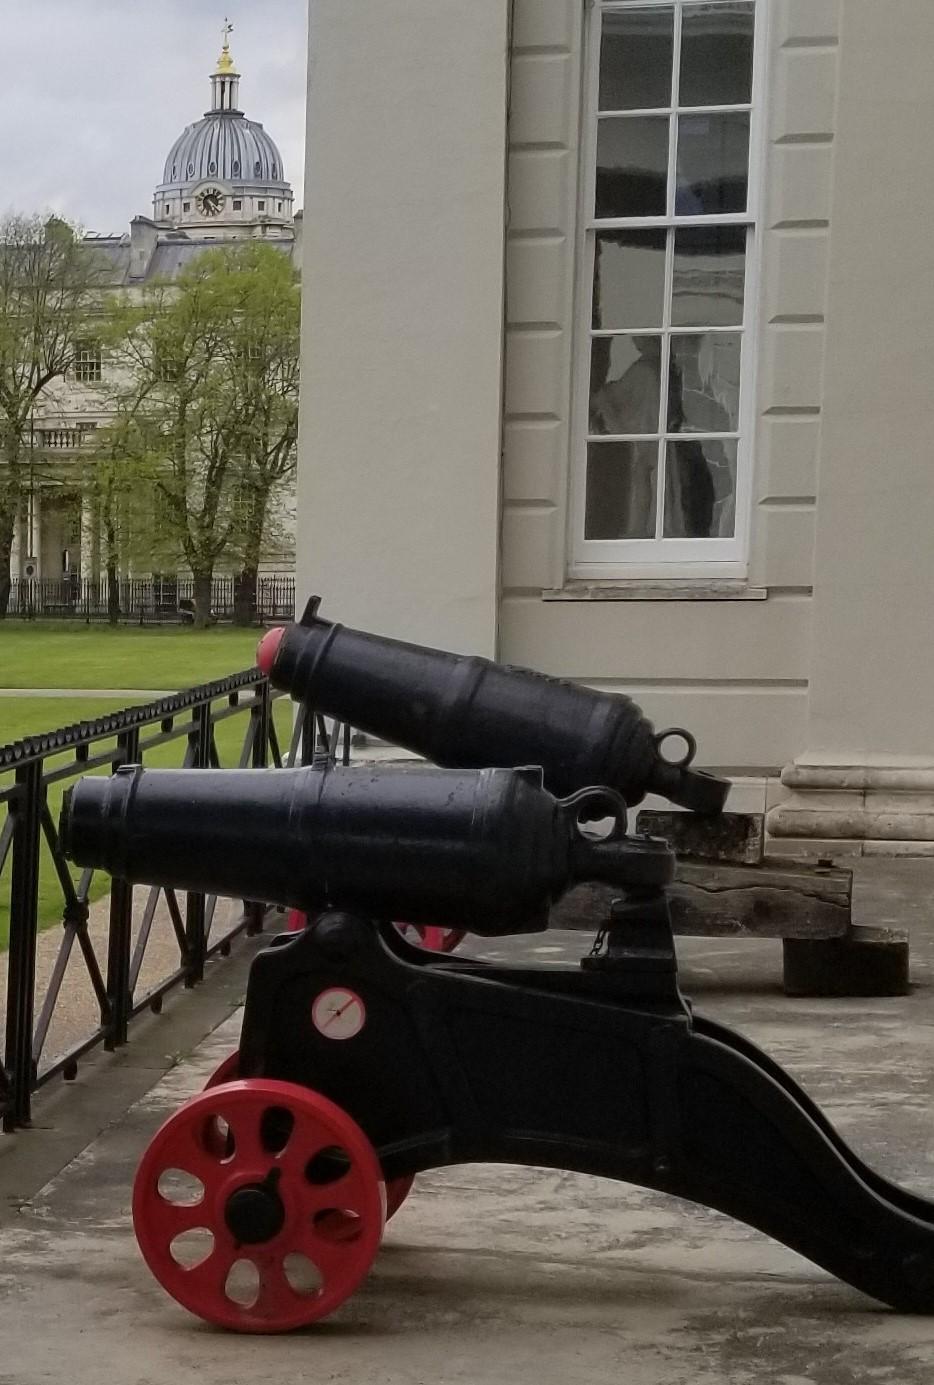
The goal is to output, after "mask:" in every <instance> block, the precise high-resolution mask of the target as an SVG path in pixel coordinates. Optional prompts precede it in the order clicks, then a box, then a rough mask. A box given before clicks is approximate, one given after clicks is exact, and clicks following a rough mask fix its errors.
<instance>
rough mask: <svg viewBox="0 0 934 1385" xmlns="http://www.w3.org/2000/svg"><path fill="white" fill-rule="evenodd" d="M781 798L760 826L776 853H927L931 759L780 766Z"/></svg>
mask: <svg viewBox="0 0 934 1385" xmlns="http://www.w3.org/2000/svg"><path fill="white" fill-rule="evenodd" d="M782 785H783V787H784V789H785V790H786V797H785V798H784V800H783V801H782V802H781V803H779V804H777V805H776V806H775V807H773V808H772V809H771V811H770V812H769V813H768V816H767V818H766V830H767V832H768V834H769V836H770V837H771V838H772V839H773V841H774V848H775V850H776V852H778V853H783V854H784V853H788V854H797V853H798V852H800V854H802V855H814V854H821V853H822V852H834V853H836V854H838V855H842V854H847V855H857V856H859V855H891V856H897V855H902V856H905V855H912V856H929V855H934V760H929V761H911V762H907V761H906V762H905V763H903V764H900V765H899V764H884V763H878V764H867V765H840V764H836V765H831V764H816V763H814V762H813V761H812V760H808V761H804V760H797V761H796V762H795V763H794V764H793V765H788V766H786V768H785V769H784V770H783V771H782Z"/></svg>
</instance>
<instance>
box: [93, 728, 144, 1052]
mask: <svg viewBox="0 0 934 1385" xmlns="http://www.w3.org/2000/svg"><path fill="white" fill-rule="evenodd" d="M117 745H118V747H119V750H120V757H119V759H118V760H117V761H115V763H114V769H115V770H116V769H117V768H118V766H119V765H132V764H135V763H136V761H137V760H138V759H139V730H138V728H137V727H135V726H134V727H132V728H131V729H130V730H129V731H121V733H120V735H119V736H118V737H117ZM132 944H133V886H132V885H130V884H128V882H127V881H126V880H114V881H113V882H112V884H111V889H110V931H109V933H108V937H107V999H108V1006H109V1013H105V1014H102V1015H101V1024H104V1025H106V1026H107V1037H106V1038H105V1040H104V1047H105V1048H106V1049H108V1050H113V1049H115V1048H119V1047H120V1045H121V1044H125V1043H126V1041H127V1031H128V1028H129V1024H130V1013H131V1011H132V1009H133V997H132V996H131V994H130V956H131V953H132Z"/></svg>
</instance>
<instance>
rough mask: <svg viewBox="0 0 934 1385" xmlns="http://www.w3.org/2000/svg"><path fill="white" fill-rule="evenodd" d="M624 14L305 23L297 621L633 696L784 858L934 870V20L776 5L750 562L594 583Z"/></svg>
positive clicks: (531, 6) (737, 8)
mask: <svg viewBox="0 0 934 1385" xmlns="http://www.w3.org/2000/svg"><path fill="white" fill-rule="evenodd" d="M634 8H635V7H634V6H633V5H632V4H631V3H630V0H586V3H585V0H514V3H512V4H509V3H508V2H507V0H482V3H479V4H477V5H476V6H474V7H472V10H471V25H470V32H469V37H468V36H467V34H466V33H465V30H464V26H463V22H462V8H461V7H460V6H459V5H458V4H456V3H454V0H431V3H429V0H407V3H406V4H404V5H393V6H387V7H385V13H384V12H383V11H382V10H380V11H379V12H375V11H373V9H372V7H369V6H364V5H363V4H362V3H356V0H316V3H315V4H314V5H313V6H312V7H311V17H312V31H311V64H312V66H311V80H310V88H309V103H310V105H309V121H310V122H311V125H312V128H313V129H314V131H315V138H314V141H309V162H308V168H307V180H308V181H307V186H306V197H305V206H306V221H307V233H306V234H307V236H308V241H309V244H310V245H312V246H313V247H314V251H313V254H311V255H310V256H309V267H308V271H307V273H306V279H305V293H306V295H307V303H308V309H309V311H308V313H307V314H306V333H307V336H306V342H305V348H304V356H303V389H304V392H305V402H304V405H303V407H304V410H305V412H304V416H303V428H302V435H301V441H300V452H301V463H300V478H299V524H300V529H301V530H302V531H303V532H307V533H308V534H309V535H312V536H313V539H314V542H313V543H311V544H310V546H309V547H308V548H307V549H305V550H302V549H301V548H300V550H299V558H298V576H299V590H300V595H301V596H304V595H305V594H306V593H307V592H309V591H311V590H315V591H321V592H323V593H324V595H325V598H326V603H327V608H328V612H329V614H332V615H333V616H334V617H335V618H336V619H339V620H347V621H348V622H350V623H354V622H357V623H360V624H362V625H364V626H369V627H371V628H379V629H383V630H386V631H388V632H389V633H393V634H401V635H404V636H406V637H409V638H413V639H423V640H425V641H437V642H439V643H442V644H447V645H449V646H456V647H459V648H464V649H476V650H478V651H482V652H484V653H490V652H493V651H495V652H496V653H497V654H498V656H499V657H501V658H503V659H505V660H507V661H509V662H514V663H518V664H525V665H529V666H532V667H535V668H539V669H542V670H544V671H546V672H548V673H552V674H556V675H560V676H566V677H571V678H575V679H579V680H581V681H584V682H586V683H589V684H591V685H594V686H597V687H602V688H607V689H619V690H622V691H626V692H629V693H631V694H632V695H634V696H635V697H636V698H637V700H638V701H639V702H640V703H641V704H642V705H643V706H644V707H645V709H646V710H647V712H648V713H649V715H650V716H651V717H652V718H653V720H655V721H656V723H657V724H661V725H669V724H674V725H678V724H682V725H685V726H687V727H689V728H690V729H691V730H692V731H693V732H694V733H695V735H696V736H697V739H698V742H699V744H700V747H701V758H702V760H703V762H704V763H706V764H708V765H714V766H718V767H721V768H725V769H727V770H729V771H731V772H733V773H734V774H735V775H736V776H737V778H738V779H741V780H742V781H743V782H744V784H745V785H746V792H745V797H744V799H743V803H744V806H747V807H756V808H758V809H759V810H760V811H762V810H763V809H765V808H766V807H768V808H769V809H770V814H771V815H770V826H771V829H772V831H773V833H775V834H776V838H777V839H778V840H780V841H781V842H782V843H784V846H785V849H788V850H798V849H800V847H801V843H802V841H803V842H805V844H806V845H808V846H811V847H813V846H814V845H815V843H816V842H817V841H818V840H821V841H829V842H831V843H832V844H833V849H834V850H835V851H844V850H847V851H865V850H928V849H930V850H934V789H932V775H934V677H932V674H934V654H932V642H931V639H930V635H929V630H930V614H929V605H930V593H931V591H932V589H934V544H932V543H931V541H930V535H931V532H932V530H934V484H932V481H931V469H930V461H929V450H930V444H929V436H930V430H929V429H928V428H927V420H928V415H929V414H930V413H931V411H932V410H934V394H932V392H931V390H930V382H929V362H930V360H931V359H932V356H934V342H932V341H931V337H932V334H934V313H932V312H931V310H930V306H929V304H928V302H927V292H926V286H927V285H928V284H930V283H931V282H934V242H932V239H931V236H930V233H929V222H930V218H929V217H928V215H927V208H926V205H925V204H926V193H925V191H924V188H923V180H920V181H919V170H920V169H921V168H922V167H923V166H924V165H925V151H926V141H927V131H928V130H929V128H930V124H931V115H932V109H931V107H932V104H934V88H932V85H931V83H930V81H929V80H928V77H927V75H926V73H927V68H926V66H925V65H926V64H929V55H930V53H931V52H932V51H934V9H932V7H931V6H930V5H929V4H928V3H926V0H901V3H899V4H898V5H897V6H891V5H880V4H879V3H878V0H755V24H756V34H757V48H756V54H757V56H756V64H757V66H756V82H755V88H754V98H753V103H752V104H753V112H752V117H751V120H752V131H753V133H752V136H751V147H752V149H753V153H752V155H751V156H750V163H749V178H750V188H751V189H754V195H753V193H751V194H750V203H749V207H750V208H751V207H753V205H754V206H755V214H754V215H752V214H750V216H749V218H748V220H749V223H750V226H751V227H752V232H753V237H754V245H755V251H754V258H752V259H750V260H749V261H748V263H747V268H746V273H747V281H746V282H747V288H748V303H747V315H746V317H745V318H744V321H743V329H744V332H745V340H744V347H743V350H744V352H745V353H746V355H745V362H746V364H745V366H744V371H745V372H746V374H745V375H744V385H743V389H744V392H745V399H746V407H747V409H748V414H747V418H748V426H746V427H745V432H744V438H745V441H746V444H748V458H749V461H748V470H747V472H746V473H745V481H744V484H745V485H746V486H747V488H748V489H747V491H746V492H745V493H743V492H742V489H741V488H740V489H739V491H738V492H737V495H736V497H735V504H736V509H737V513H738V514H739V519H738V521H737V526H738V527H737V530H736V532H737V533H740V532H742V534H743V539H742V549H741V553H740V552H739V547H738V546H737V547H736V549H735V550H734V560H732V561H730V562H727V563H722V564H721V563H709V564H707V563H705V562H704V561H703V560H702V558H701V560H700V561H694V560H693V558H692V561H691V562H685V563H682V564H680V565H679V564H677V563H674V564H672V565H671V567H670V569H668V570H666V569H665V568H664V567H663V566H655V567H652V566H646V565H642V566H640V565H639V564H638V563H636V564H633V565H632V566H631V567H627V564H626V563H624V562H620V563H618V564H615V565H614V564H609V565H607V570H606V571H603V570H601V571H600V572H599V573H598V574H596V575H592V576H589V577H587V576H585V575H582V572H581V569H580V566H579V564H578V563H577V561H576V559H575V553H576V551H577V550H576V549H575V538H574V533H575V519H574V514H573V505H574V501H573V496H574V489H575V486H576V485H577V484H578V483H579V473H578V472H575V467H577V466H579V461H578V460H576V459H577V458H578V457H579V453H580V438H581V437H582V432H581V421H580V416H579V413H576V412H575V411H576V409H577V408H578V406H577V404H576V403H575V400H576V399H577V398H578V397H579V381H580V376H581V371H582V361H583V368H584V370H586V359H585V358H584V357H583V355H582V353H583V352H584V351H585V349H589V348H588V347H587V346H586V343H585V336H586V328H587V325H588V315H589V313H590V300H589V297H588V296H587V294H588V292H589V287H588V286H589V281H588V280H587V279H586V273H585V257H586V245H587V237H588V235H589V234H590V231H589V222H588V209H587V205H586V200H585V199H584V198H583V197H582V188H583V189H586V188H587V186H588V183H587V180H588V178H589V177H591V176H592V172H591V170H590V169H589V168H588V166H587V159H588V158H591V157H592V153H590V154H589V153H588V149H589V148H590V146H589V145H588V139H589V138H590V136H589V134H588V127H587V114H586V113H587V110H588V100H589V99H590V98H589V97H588V87H587V84H588V82H591V83H592V82H593V80H594V57H593V55H594V52H595V51H597V50H595V48H594V32H593V26H594V25H595V24H599V23H600V22H601V17H602V16H603V15H604V14H605V13H607V12H610V11H612V12H613V13H614V14H621V13H623V12H625V11H626V10H627V9H629V10H630V11H632V10H633V9H634ZM638 8H639V9H640V10H642V11H645V9H646V6H645V5H644V4H643V5H641V6H639V7H638ZM652 8H655V9H657V10H666V9H667V10H672V11H673V10H675V8H677V9H678V11H679V12H680V13H681V14H682V15H686V14H687V12H688V11H689V10H690V11H692V22H693V17H694V11H696V12H698V13H699V12H700V11H702V10H703V11H706V12H708V13H710V12H713V11H715V10H716V9H717V8H718V6H717V4H712V5H711V4H705V5H703V6H700V5H695V4H694V3H693V0H676V3H673V2H672V0H658V4H657V6H654V5H653V6H652ZM719 8H720V9H721V10H723V9H726V10H730V11H732V13H733V15H734V16H735V15H736V14H737V13H744V12H745V11H746V10H747V9H749V8H751V6H743V5H726V4H721V5H720V6H719ZM679 23H687V21H686V20H683V19H682V20H679ZM680 32H682V30H679V33H680ZM684 32H686V30H684ZM507 48H508V62H507V63H505V64H504V62H503V55H504V53H505V52H506V51H507ZM367 74H370V75H369V76H368V75H367ZM373 74H375V75H373ZM364 87H365V88H366V90H367V100H366V102H364V103H361V102H360V101H359V100H358V97H357V94H358V93H359V91H360V90H362V89H363V88H364ZM645 104H648V105H651V104H652V103H651V102H649V103H645ZM685 104H686V105H687V106H689V105H690V104H691V103H690V102H687V103H685ZM658 118H660V117H658V116H657V114H656V115H654V116H653V115H651V114H650V116H648V117H646V120H651V119H658ZM666 118H667V117H666ZM681 118H682V117H681V116H679V117H678V119H679V120H681ZM645 128H646V129H648V126H646V127H645ZM678 128H680V126H679V127H678ZM374 130H378V131H379V137H378V138H374V133H373V132H374ZM345 153H346V157H345ZM504 156H506V158H507V174H506V179H505V198H504V199H502V198H501V195H500V194H501V190H502V185H501V182H500V178H501V173H502V164H503V159H504ZM679 157H680V155H679ZM372 196H375V200H376V201H377V202H378V205H379V207H380V222H379V225H380V235H379V236H377V237H374V236H372V235H370V234H369V221H368V218H367V216H366V207H367V205H368V204H369V201H370V198H371V197H372ZM582 285H584V287H583V288H582ZM312 310H313V314H314V327H313V330H312V328H311V325H310V316H311V313H312ZM500 381H501V382H502V388H501V392H500V387H499V382H500ZM585 383H586V382H585ZM583 426H584V429H585V430H586V419H585V420H584V425H583ZM665 426H666V424H665V420H664V417H663V420H662V429H663V431H664V429H665ZM667 426H668V427H669V428H670V427H672V426H673V425H672V424H671V423H670V421H669V423H668V425H667ZM322 457H327V465H326V466H324V465H321V463H320V458H322ZM659 503H661V502H659ZM692 551H698V550H696V548H695V549H694V550H692ZM736 554H739V556H738V558H737V557H736ZM737 801H738V800H737ZM906 844H907V845H906Z"/></svg>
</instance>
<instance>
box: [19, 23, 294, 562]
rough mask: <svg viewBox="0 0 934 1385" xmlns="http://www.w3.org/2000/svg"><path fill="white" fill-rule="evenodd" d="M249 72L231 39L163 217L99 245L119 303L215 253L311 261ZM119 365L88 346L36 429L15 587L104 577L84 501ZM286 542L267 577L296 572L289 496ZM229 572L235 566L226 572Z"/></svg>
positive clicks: (158, 195) (179, 151) (180, 149)
mask: <svg viewBox="0 0 934 1385" xmlns="http://www.w3.org/2000/svg"><path fill="white" fill-rule="evenodd" d="M239 97H240V73H239V72H238V71H237V70H236V68H235V66H234V62H233V58H232V57H231V54H230V49H229V45H228V41H227V37H226V34H225V40H224V46H223V50H222V52H221V55H220V58H219V59H218V62H217V67H216V69H215V71H214V73H213V74H212V76H211V107H210V109H209V110H208V111H206V112H205V114H204V116H203V117H202V118H201V119H200V120H196V121H194V122H193V123H192V124H190V125H188V126H186V128H185V129H184V130H183V131H182V133H181V135H179V137H178V139H177V140H176V141H175V143H174V144H173V145H172V148H171V149H170V151H169V154H168V157H167V158H166V161H165V168H164V170H163V174H162V181H161V183H160V184H159V186H158V187H157V188H156V190H155V193H154V195H153V214H152V216H151V217H148V216H137V217H134V219H133V221H132V222H131V224H130V230H129V233H128V234H123V235H119V236H117V235H114V236H102V235H89V236H87V237H86V243H87V245H88V247H89V249H90V250H93V252H94V253H95V254H96V255H97V256H99V257H100V259H101V260H102V261H103V262H104V264H105V265H106V270H105V282H106V285H107V287H108V288H109V289H110V290H111V291H112V292H114V293H129V294H130V295H132V293H133V290H134V289H139V288H141V287H143V286H144V285H145V284H147V283H152V282H153V281H154V280H160V281H166V280H169V281H170V280H172V279H173V278H175V277H176V276H177V275H178V274H179V273H180V272H181V271H182V270H183V269H185V268H186V267H187V266H188V265H190V264H191V263H192V261H193V260H194V259H196V258H197V256H198V255H200V254H202V253H203V252H204V251H205V250H206V249H209V248H216V247H217V246H218V245H229V244H235V243H238V242H242V241H243V240H244V239H246V238H252V239H261V240H262V241H263V242H264V243H267V244H270V245H273V246H275V247H276V248H277V249H280V250H281V251H282V253H283V254H286V255H289V256H291V257H292V259H293V261H294V262H295V264H296V265H300V263H301V226H302V214H301V212H297V213H294V212H293V200H294V199H293V193H292V188H291V186H290V184H289V183H288V182H287V180H286V178H285V172H284V170H283V167H282V156H281V154H280V153H279V150H278V148H277V146H276V144H275V141H274V140H273V139H272V138H271V136H270V135H269V134H267V132H266V131H265V130H264V129H263V126H262V125H261V124H260V123H259V122H257V121H254V120H248V119H247V117H246V116H245V115H244V113H243V111H242V110H240V109H239ZM107 377H108V360H107V358H106V354H105V353H104V352H103V351H102V349H101V346H100V344H99V343H97V342H95V341H88V342H87V344H86V346H85V347H84V349H83V350H82V351H81V352H80V353H79V355H78V357H77V359H76V361H75V365H74V369H73V370H72V371H71V372H70V375H69V377H68V378H66V379H64V380H60V381H55V382H54V383H53V384H52V385H51V386H49V388H48V389H47V390H46V392H45V394H44V395H43V397H42V399H41V402H40V404H39V405H38V406H37V408H36V410H35V413H34V417H33V419H32V423H31V428H30V434H29V439H28V444H29V476H30V479H29V485H28V494H27V497H26V502H25V504H24V506H23V510H22V513H21V514H20V517H19V521H18V524H17V530H16V537H15V540H14V548H13V558H12V563H11V571H12V575H13V577H14V578H17V577H19V578H23V577H27V578H32V577H35V578H40V579H53V580H54V579H57V578H61V577H63V576H68V575H69V574H71V575H74V576H82V577H90V578H97V576H98V575H99V568H100V533H99V524H98V519H97V516H96V514H95V512H94V506H93V502H92V501H91V499H90V498H89V497H88V496H86V495H84V494H83V493H82V487H81V470H82V466H81V464H82V460H83V459H86V458H87V455H88V449H89V447H90V446H91V445H92V444H93V435H94V432H95V430H96V429H97V428H98V427H100V426H103V425H104V424H106V423H107V421H108V419H109V413H108V408H107V401H106V390H105V389H103V388H102V387H103V386H106V384H107ZM279 501H280V510H281V513H280V514H279V515H278V517H277V523H276V524H275V525H274V526H273V528H274V531H275V534H276V536H277V537H276V539H274V540H273V543H272V545H271V546H270V548H269V549H268V551H267V553H266V554H265V559H266V561H265V563H264V568H268V569H275V570H277V571H282V570H285V569H289V570H290V569H291V567H292V564H293V549H292V545H291V541H290V540H291V531H292V529H293V511H294V499H293V496H292V494H291V493H288V494H285V495H283V496H280V497H279ZM223 570H224V564H223V561H221V562H219V564H218V572H221V571H223Z"/></svg>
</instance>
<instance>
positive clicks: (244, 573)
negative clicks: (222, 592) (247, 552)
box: [233, 567, 259, 625]
mask: <svg viewBox="0 0 934 1385" xmlns="http://www.w3.org/2000/svg"><path fill="white" fill-rule="evenodd" d="M258 576H259V574H258V572H257V570H256V568H255V567H243V568H241V569H240V571H239V572H238V573H237V575H236V577H235V578H234V616H233V618H234V625H255V624H256V583H257V580H258Z"/></svg>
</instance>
